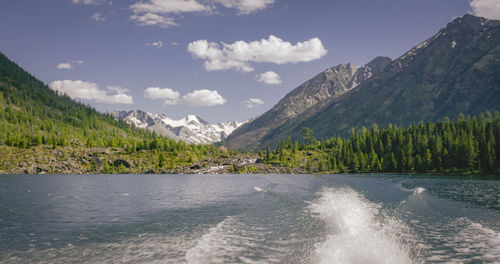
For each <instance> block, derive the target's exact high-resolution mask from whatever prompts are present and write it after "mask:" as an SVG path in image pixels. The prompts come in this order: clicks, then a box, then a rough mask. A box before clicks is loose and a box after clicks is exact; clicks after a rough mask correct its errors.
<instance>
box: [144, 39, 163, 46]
mask: <svg viewBox="0 0 500 264" xmlns="http://www.w3.org/2000/svg"><path fill="white" fill-rule="evenodd" d="M146 45H148V46H152V47H157V48H162V47H163V41H161V40H158V41H153V42H151V43H148V44H146Z"/></svg>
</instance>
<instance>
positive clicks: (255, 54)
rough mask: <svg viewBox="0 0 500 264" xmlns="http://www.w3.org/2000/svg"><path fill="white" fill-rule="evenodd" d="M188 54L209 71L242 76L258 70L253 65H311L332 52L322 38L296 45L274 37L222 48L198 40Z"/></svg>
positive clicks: (239, 42)
mask: <svg viewBox="0 0 500 264" xmlns="http://www.w3.org/2000/svg"><path fill="white" fill-rule="evenodd" d="M187 50H188V51H189V52H190V53H191V54H192V55H193V57H195V58H199V59H204V60H205V69H206V70H207V71H213V70H227V69H231V68H234V69H236V70H239V71H242V72H250V71H253V70H254V69H253V67H251V66H250V65H249V62H267V63H276V64H286V63H298V62H309V61H313V60H317V59H319V58H321V57H323V56H324V55H326V53H327V52H328V51H327V50H326V49H325V47H324V46H323V43H322V42H321V40H320V39H319V38H312V39H309V40H307V41H303V42H298V43H296V44H295V45H293V44H292V43H290V42H287V41H283V40H282V39H280V38H278V37H275V36H273V35H270V36H269V38H268V39H261V40H258V41H252V42H248V43H247V42H245V41H242V40H240V41H236V42H234V43H232V44H227V43H222V48H221V47H220V46H219V45H218V44H217V43H215V42H208V41H207V40H197V41H194V42H191V43H189V45H188V47H187Z"/></svg>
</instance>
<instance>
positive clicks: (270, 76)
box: [257, 71, 281, 84]
mask: <svg viewBox="0 0 500 264" xmlns="http://www.w3.org/2000/svg"><path fill="white" fill-rule="evenodd" d="M257 78H258V79H257V81H259V82H263V83H267V84H280V83H281V78H280V76H279V75H278V74H277V73H275V72H273V71H267V72H264V73H262V74H259V75H257Z"/></svg>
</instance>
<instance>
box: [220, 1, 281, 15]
mask: <svg viewBox="0 0 500 264" xmlns="http://www.w3.org/2000/svg"><path fill="white" fill-rule="evenodd" d="M275 1H276V0H215V2H217V3H220V4H222V5H223V6H225V7H227V8H236V9H238V11H239V13H240V14H250V13H253V12H255V11H258V10H261V9H264V8H266V7H267V6H268V5H270V4H272V3H274V2H275Z"/></svg>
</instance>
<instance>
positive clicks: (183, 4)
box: [73, 0, 276, 28]
mask: <svg viewBox="0 0 500 264" xmlns="http://www.w3.org/2000/svg"><path fill="white" fill-rule="evenodd" d="M81 1H90V2H94V1H104V0H73V2H81ZM275 1H276V0H143V1H139V2H136V3H134V4H132V5H130V6H129V8H130V9H131V10H132V12H133V13H134V14H133V15H132V16H130V18H132V19H133V20H135V21H137V24H139V25H141V26H153V25H158V26H161V27H163V28H168V27H169V26H172V25H176V24H172V23H173V21H174V20H173V18H172V17H171V16H173V15H180V14H182V13H194V12H205V13H210V14H217V12H216V9H217V7H218V5H222V6H224V7H226V8H232V9H236V10H238V14H250V13H253V12H256V11H258V10H262V9H264V8H266V7H268V6H269V5H271V4H272V3H274V2H275ZM165 15H168V16H165ZM159 21H162V22H159Z"/></svg>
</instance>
